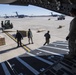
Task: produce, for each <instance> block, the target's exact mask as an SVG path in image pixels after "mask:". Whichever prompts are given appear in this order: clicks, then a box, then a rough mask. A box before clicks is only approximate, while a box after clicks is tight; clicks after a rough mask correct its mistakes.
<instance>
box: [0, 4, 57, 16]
mask: <svg viewBox="0 0 76 75" xmlns="http://www.w3.org/2000/svg"><path fill="white" fill-rule="evenodd" d="M16 11H17V12H18V14H20V15H21V14H24V15H29V16H31V15H51V12H52V11H50V10H47V9H44V8H41V7H37V6H32V5H29V6H17V5H8V4H5V5H3V4H0V16H5V14H6V15H8V16H11V15H16V13H15V12H16ZM55 14H56V13H55Z"/></svg>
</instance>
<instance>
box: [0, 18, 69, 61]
mask: <svg viewBox="0 0 76 75" xmlns="http://www.w3.org/2000/svg"><path fill="white" fill-rule="evenodd" d="M41 19H42V20H43V22H45V21H46V22H45V23H46V24H48V20H47V19H48V18H41ZM55 19H56V18H52V21H53V22H52V21H51V22H52V23H53V24H54V21H56V20H55ZM1 20H4V19H1ZM10 20H11V21H12V22H13V24H15V25H14V28H13V29H7V30H6V31H12V32H9V33H10V34H11V35H13V34H16V30H17V29H19V30H24V28H23V26H25V30H26V29H28V28H31V30H32V33H33V41H34V44H28V38H27V37H24V38H23V40H22V43H23V44H25V45H26V46H27V47H28V48H30V49H31V50H35V49H37V48H39V47H42V46H43V44H44V42H45V38H44V34H45V33H46V32H47V30H50V29H49V26H48V25H47V26H45V25H44V26H43V25H39V26H38V24H42V23H40V22H39V21H40V18H35V19H34V18H32V19H30V18H27V19H22V20H21V19H10ZM20 20H21V23H23V20H27V21H26V22H27V24H28V25H29V26H27V25H24V23H23V24H22V25H23V26H21V25H20V24H21V23H20ZM68 20H69V19H68V18H67V21H68ZM28 22H30V24H29V23H28ZM33 22H35V24H36V26H35V24H34V25H33ZM51 22H49V23H51ZM62 22H64V21H61V23H62ZM68 22H69V21H68ZM19 23H20V24H19ZM45 23H43V24H45ZM57 23H58V24H59V22H57ZM16 24H17V25H16ZM65 24H66V23H65ZM68 24H69V23H68ZM18 25H19V26H18ZM31 25H32V26H31ZM41 26H42V27H41ZM58 26H59V25H58ZM58 26H56V25H55V26H54V27H53V25H52V26H51V27H50V28H51V31H50V35H51V39H50V43H52V42H55V41H65V38H64V33H63V29H64V32H67V33H68V30H67V31H65V29H66V28H67V27H68V26H67V27H66V28H64V27H63V29H62V30H57V29H56V28H57V27H58ZM65 26H66V25H65ZM47 27H48V29H47ZM55 29H56V30H57V31H56V32H55ZM38 30H40V31H41V32H37V31H38ZM60 32H62V33H60ZM54 33H56V34H54ZM57 33H58V35H57ZM62 34H63V35H62ZM0 35H3V36H4V37H5V42H6V44H5V45H3V46H0V62H3V61H6V60H9V59H11V58H14V57H17V56H19V55H22V54H24V53H26V50H24V49H23V48H22V47H19V48H17V47H16V46H17V43H16V42H15V41H13V40H12V39H11V38H10V37H9V36H7V35H6V34H5V33H2V31H0ZM56 35H57V36H56ZM60 35H61V36H60ZM65 35H66V34H65Z"/></svg>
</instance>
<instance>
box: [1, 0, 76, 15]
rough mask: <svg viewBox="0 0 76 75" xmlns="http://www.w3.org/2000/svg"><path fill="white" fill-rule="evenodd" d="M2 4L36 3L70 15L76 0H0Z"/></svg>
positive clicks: (35, 4) (24, 4)
mask: <svg viewBox="0 0 76 75" xmlns="http://www.w3.org/2000/svg"><path fill="white" fill-rule="evenodd" d="M0 4H9V5H19V6H28V5H34V6H38V7H42V8H45V9H48V10H52V11H55V12H59V13H62V14H65V15H69V11H70V10H71V8H76V0H0Z"/></svg>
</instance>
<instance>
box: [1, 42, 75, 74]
mask: <svg viewBox="0 0 76 75" xmlns="http://www.w3.org/2000/svg"><path fill="white" fill-rule="evenodd" d="M68 51H69V50H68V45H67V42H64V41H56V42H53V43H52V44H49V45H46V46H42V47H40V48H38V49H36V50H32V51H31V52H26V53H25V54H23V55H21V56H18V57H15V58H13V59H10V60H7V61H5V62H2V63H0V75H76V74H75V71H76V59H72V60H68V59H64V57H63V55H64V54H66V53H67V52H68Z"/></svg>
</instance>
